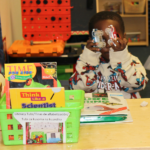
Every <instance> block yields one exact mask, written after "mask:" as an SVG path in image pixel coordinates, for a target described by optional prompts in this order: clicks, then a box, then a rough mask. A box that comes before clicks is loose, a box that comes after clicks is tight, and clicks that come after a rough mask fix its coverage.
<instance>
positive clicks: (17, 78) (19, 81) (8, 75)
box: [5, 62, 57, 109]
mask: <svg viewBox="0 0 150 150" xmlns="http://www.w3.org/2000/svg"><path fill="white" fill-rule="evenodd" d="M5 86H6V87H5V89H6V108H7V109H9V108H10V107H11V100H10V93H9V89H11V88H49V87H57V63H56V62H42V63H10V64H5Z"/></svg>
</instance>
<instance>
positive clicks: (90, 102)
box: [80, 93, 133, 124]
mask: <svg viewBox="0 0 150 150" xmlns="http://www.w3.org/2000/svg"><path fill="white" fill-rule="evenodd" d="M132 121H133V120H132V117H131V114H130V111H129V108H128V105H127V101H126V100H125V99H124V97H123V94H122V93H85V99H84V108H83V109H82V110H81V118H80V123H81V124H89V123H106V122H107V123H108V122H132Z"/></svg>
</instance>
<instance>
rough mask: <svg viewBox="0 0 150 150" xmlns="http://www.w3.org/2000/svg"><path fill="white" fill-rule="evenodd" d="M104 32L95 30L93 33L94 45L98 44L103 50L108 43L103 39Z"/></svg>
mask: <svg viewBox="0 0 150 150" xmlns="http://www.w3.org/2000/svg"><path fill="white" fill-rule="evenodd" d="M103 34H104V32H103V31H102V30H98V29H93V31H92V40H94V43H98V45H97V47H99V48H103V47H105V46H106V43H105V41H104V39H103V37H102V36H103Z"/></svg>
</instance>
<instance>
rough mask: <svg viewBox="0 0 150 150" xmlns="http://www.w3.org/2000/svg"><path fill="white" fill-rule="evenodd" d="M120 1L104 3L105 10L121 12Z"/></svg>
mask: <svg viewBox="0 0 150 150" xmlns="http://www.w3.org/2000/svg"><path fill="white" fill-rule="evenodd" d="M120 6H121V3H120V2H106V3H105V4H104V8H105V11H112V12H116V13H119V14H120Z"/></svg>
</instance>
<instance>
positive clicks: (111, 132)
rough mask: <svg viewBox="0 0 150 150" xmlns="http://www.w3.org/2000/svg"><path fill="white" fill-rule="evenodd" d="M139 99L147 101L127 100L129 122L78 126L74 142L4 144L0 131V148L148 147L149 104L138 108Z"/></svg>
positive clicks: (129, 148) (149, 145)
mask: <svg viewBox="0 0 150 150" xmlns="http://www.w3.org/2000/svg"><path fill="white" fill-rule="evenodd" d="M143 101H147V102H148V103H149V104H150V99H149V98H147V99H129V100H127V102H128V105H129V109H130V111H131V115H132V118H133V122H132V123H118V124H101V125H83V126H80V133H79V142H78V143H72V144H42V145H39V144H37V145H26V146H25V145H20V146H4V145H3V142H2V135H1V132H0V150H9V149H11V150H33V149H36V150H44V149H54V150H65V149H67V150H72V149H75V150H81V149H83V150H85V149H90V150H95V149H109V150H110V149H111V150H117V149H120V148H122V149H123V150H131V149H132V150H135V149H136V148H137V149H138V150H148V149H149V148H150V117H149V114H150V105H149V104H148V106H146V107H140V104H141V102H143ZM145 148H146V149H145Z"/></svg>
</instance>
